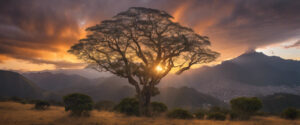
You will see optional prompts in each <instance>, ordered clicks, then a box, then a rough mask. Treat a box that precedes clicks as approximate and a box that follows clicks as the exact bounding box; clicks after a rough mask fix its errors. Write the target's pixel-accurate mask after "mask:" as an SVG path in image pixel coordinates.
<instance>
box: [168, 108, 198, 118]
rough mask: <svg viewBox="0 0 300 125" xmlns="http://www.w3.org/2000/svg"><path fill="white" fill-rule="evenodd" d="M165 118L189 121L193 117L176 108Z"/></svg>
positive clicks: (187, 112) (185, 111)
mask: <svg viewBox="0 0 300 125" xmlns="http://www.w3.org/2000/svg"><path fill="white" fill-rule="evenodd" d="M167 117H169V118H178V119H191V118H193V115H192V114H191V113H190V112H189V111H187V110H184V109H180V108H177V109H174V110H172V111H170V112H168V114H167Z"/></svg>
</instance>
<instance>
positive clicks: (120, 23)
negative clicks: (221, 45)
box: [69, 7, 219, 115]
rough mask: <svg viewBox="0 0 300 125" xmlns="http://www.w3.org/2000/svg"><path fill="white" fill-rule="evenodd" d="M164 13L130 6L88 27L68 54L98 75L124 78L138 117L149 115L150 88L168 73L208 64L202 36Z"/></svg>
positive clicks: (210, 54)
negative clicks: (104, 73)
mask: <svg viewBox="0 0 300 125" xmlns="http://www.w3.org/2000/svg"><path fill="white" fill-rule="evenodd" d="M172 18H173V17H172V16H171V15H169V14H168V13H166V12H165V11H161V10H156V9H150V8H142V7H132V8H129V9H128V10H127V11H124V12H121V13H119V14H117V15H116V16H114V17H113V18H112V19H110V20H104V21H102V22H101V23H100V24H97V25H95V26H92V27H89V28H87V29H86V30H87V31H88V35H87V36H86V38H84V39H81V40H80V41H79V43H77V44H75V45H73V46H72V47H71V49H70V50H69V52H70V53H72V54H74V55H76V56H77V57H78V58H80V59H82V60H84V61H85V62H87V63H88V64H90V66H93V67H94V68H95V69H97V70H99V71H108V72H110V73H112V74H115V75H117V76H120V77H123V78H126V79H128V82H129V83H130V84H131V85H133V86H134V87H135V90H136V93H137V97H138V100H139V106H140V113H141V115H149V114H150V110H149V106H150V101H151V100H150V99H151V96H154V95H156V94H158V93H159V91H158V89H157V88H156V87H155V86H156V85H157V84H159V82H160V80H161V79H162V78H163V77H165V76H166V75H167V74H168V73H170V72H174V73H177V74H181V73H182V72H184V71H186V70H188V69H190V68H191V66H193V65H196V64H201V63H208V62H211V61H214V60H215V59H216V58H217V56H218V55H219V54H218V53H217V52H214V51H212V50H210V49H208V48H207V47H208V46H209V45H210V41H209V40H208V37H206V36H201V35H199V34H197V33H195V32H194V31H193V30H192V29H190V28H187V27H184V26H181V25H180V24H178V23H176V22H173V21H172Z"/></svg>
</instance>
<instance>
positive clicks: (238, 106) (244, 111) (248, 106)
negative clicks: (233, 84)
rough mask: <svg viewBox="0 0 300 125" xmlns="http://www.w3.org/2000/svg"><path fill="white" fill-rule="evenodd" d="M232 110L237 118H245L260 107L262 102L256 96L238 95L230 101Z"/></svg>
mask: <svg viewBox="0 0 300 125" xmlns="http://www.w3.org/2000/svg"><path fill="white" fill-rule="evenodd" d="M230 105H231V109H232V112H233V113H235V114H237V117H236V118H237V119H240V120H247V119H249V118H250V116H251V115H254V113H255V112H257V111H258V110H259V109H261V108H262V102H261V101H260V100H259V99H258V98H256V97H252V98H247V97H239V98H235V99H232V100H231V101H230Z"/></svg>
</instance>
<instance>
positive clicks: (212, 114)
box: [207, 112, 226, 121]
mask: <svg viewBox="0 0 300 125" xmlns="http://www.w3.org/2000/svg"><path fill="white" fill-rule="evenodd" d="M207 119H210V120H221V121H224V120H225V119H226V115H225V114H224V113H221V112H210V113H208V114H207Z"/></svg>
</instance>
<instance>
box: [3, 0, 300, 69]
mask: <svg viewBox="0 0 300 125" xmlns="http://www.w3.org/2000/svg"><path fill="white" fill-rule="evenodd" d="M130 7H147V8H153V9H159V10H164V11H166V12H168V13H169V14H171V15H173V17H174V21H176V22H179V23H180V24H182V25H184V26H188V27H191V28H192V29H193V30H194V31H195V32H197V33H198V34H200V35H205V36H208V37H209V38H210V41H211V43H212V45H211V49H213V50H215V51H217V52H219V53H221V57H219V58H218V59H217V60H216V62H221V61H223V60H228V59H231V58H234V57H236V56H238V55H240V54H242V53H244V52H246V51H248V50H256V51H258V52H263V53H265V54H267V55H272V56H280V57H282V58H284V59H293V60H300V16H299V13H300V0H2V1H0V69H6V70H19V71H39V70H52V69H74V68H83V67H85V65H86V64H85V63H84V62H82V61H80V60H78V59H76V57H75V56H73V55H71V54H69V53H67V50H68V49H69V48H70V46H71V45H73V44H75V43H77V42H78V40H79V39H80V38H84V37H85V35H86V32H85V28H87V27H89V26H93V25H96V24H99V23H100V22H101V20H106V19H110V18H111V17H113V16H114V15H116V14H117V13H119V12H122V11H125V10H127V9H128V8H130Z"/></svg>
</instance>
